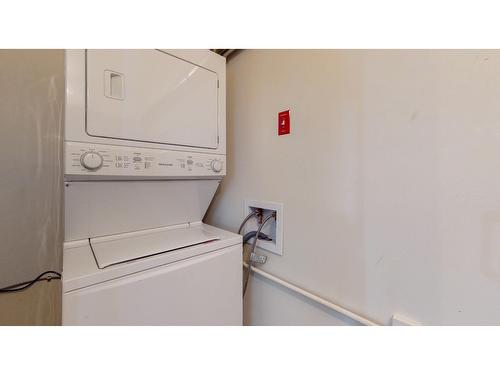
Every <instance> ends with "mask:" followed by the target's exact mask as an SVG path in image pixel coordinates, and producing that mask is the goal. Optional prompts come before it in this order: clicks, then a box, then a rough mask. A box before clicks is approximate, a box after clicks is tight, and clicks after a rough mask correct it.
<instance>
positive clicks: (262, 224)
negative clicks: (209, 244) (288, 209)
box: [243, 212, 276, 297]
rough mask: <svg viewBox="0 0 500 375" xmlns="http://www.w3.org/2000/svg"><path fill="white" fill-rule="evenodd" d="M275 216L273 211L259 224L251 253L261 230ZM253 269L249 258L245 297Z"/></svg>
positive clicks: (244, 288)
mask: <svg viewBox="0 0 500 375" xmlns="http://www.w3.org/2000/svg"><path fill="white" fill-rule="evenodd" d="M275 216H276V214H275V213H274V212H273V213H272V214H270V215H268V216H266V217H265V219H264V220H262V223H261V224H260V225H259V227H258V228H257V231H256V233H255V239H254V240H253V243H252V249H251V250H250V254H252V253H253V252H254V250H255V246H256V245H257V241H258V239H259V237H260V231H261V230H262V228H263V227H264V225H265V224H266V223H267V222H268V221H269V219H271V218H272V217H275ZM251 271H252V261H251V260H250V259H248V270H247V274H246V277H245V282H244V284H243V297H245V292H246V291H247V286H248V280H249V279H250V273H251Z"/></svg>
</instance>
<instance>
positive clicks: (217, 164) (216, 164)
mask: <svg viewBox="0 0 500 375" xmlns="http://www.w3.org/2000/svg"><path fill="white" fill-rule="evenodd" d="M210 168H212V171H214V172H216V173H219V172H220V171H222V162H221V161H220V160H217V159H214V160H212V162H211V163H210Z"/></svg>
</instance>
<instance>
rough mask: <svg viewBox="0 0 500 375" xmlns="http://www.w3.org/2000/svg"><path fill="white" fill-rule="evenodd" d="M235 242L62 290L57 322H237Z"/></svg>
mask: <svg viewBox="0 0 500 375" xmlns="http://www.w3.org/2000/svg"><path fill="white" fill-rule="evenodd" d="M241 256H242V255H241V245H234V246H230V247H227V248H224V249H221V250H218V251H214V252H211V253H208V254H204V255H200V256H196V257H193V258H190V259H186V260H183V261H180V262H176V263H173V264H169V265H165V266H161V267H157V268H153V269H149V270H146V271H143V272H138V273H135V274H131V275H128V276H125V277H121V278H117V279H113V280H110V281H107V282H103V283H100V284H96V285H93V286H90V287H87V288H82V289H78V290H75V291H72V292H69V293H65V294H64V295H63V325H241V324H242V301H241V288H242V268H241V262H242V259H241Z"/></svg>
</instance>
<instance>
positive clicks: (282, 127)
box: [278, 110, 290, 135]
mask: <svg viewBox="0 0 500 375" xmlns="http://www.w3.org/2000/svg"><path fill="white" fill-rule="evenodd" d="M285 134H290V110H287V111H283V112H280V113H278V135H285Z"/></svg>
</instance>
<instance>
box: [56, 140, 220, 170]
mask: <svg viewBox="0 0 500 375" xmlns="http://www.w3.org/2000/svg"><path fill="white" fill-rule="evenodd" d="M64 152H65V175H66V177H71V176H73V177H75V178H82V177H83V178H88V177H90V176H100V177H111V178H113V177H117V178H120V177H123V178H127V177H136V178H190V177H192V178H196V177H207V178H222V177H223V176H224V175H225V174H226V157H225V155H214V154H203V153H196V152H183V151H171V150H160V149H151V148H136V147H122V146H110V145H99V144H90V143H79V142H65V150H64Z"/></svg>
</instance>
